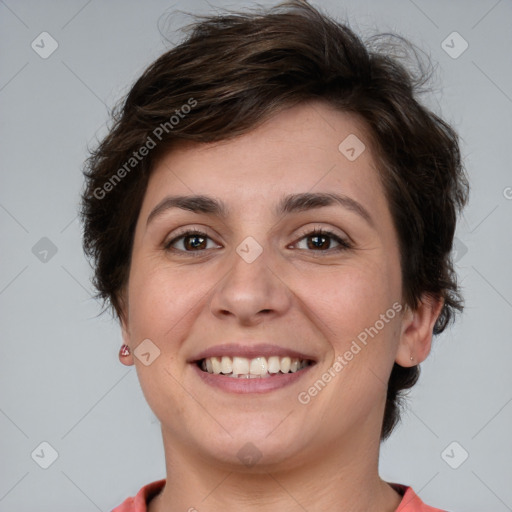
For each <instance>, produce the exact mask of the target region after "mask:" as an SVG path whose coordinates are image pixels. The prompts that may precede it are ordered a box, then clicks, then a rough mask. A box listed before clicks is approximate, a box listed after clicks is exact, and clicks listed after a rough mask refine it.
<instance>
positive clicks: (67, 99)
mask: <svg viewBox="0 0 512 512" xmlns="http://www.w3.org/2000/svg"><path fill="white" fill-rule="evenodd" d="M262 3H263V4H274V2H262ZM247 4H248V2H237V4H236V5H237V6H242V5H247ZM234 5H235V4H234V3H231V4H229V3H227V2H225V1H220V0H218V1H213V0H212V1H211V2H210V5H207V4H206V3H205V2H198V1H189V2H181V3H180V2H177V3H174V4H171V3H169V2H166V1H152V2H146V3H143V2H135V1H121V0H116V1H109V2H101V1H99V0H92V1H89V2H87V1H83V0H80V1H66V2H64V1H60V2H58V1H35V0H33V1H14V0H5V1H1V0H0V34H1V35H0V38H1V40H0V48H1V49H2V50H1V56H0V66H1V76H0V111H1V116H2V123H1V128H0V129H1V133H0V154H1V174H0V177H1V182H0V224H1V237H2V241H1V253H0V315H1V319H0V320H1V327H2V330H1V335H2V337H1V357H0V389H1V396H0V432H1V436H0V465H1V467H0V511H2V512H4V511H13V510H16V511H18V512H23V511H29V510H36V509H37V510H41V511H46V510H48V511H50V510H51V511H64V510H74V511H75V512H86V511H87V512H88V511H95V510H103V511H108V510H110V509H111V508H112V507H114V506H116V505H118V504H119V503H120V502H121V501H122V500H123V499H124V498H125V497H126V496H128V495H133V494H135V492H136V491H138V489H139V488H140V487H141V486H142V485H144V484H146V483H149V482H150V481H153V480H156V479H159V478H162V477H163V476H165V473H164V458H163V448H162V444H161V434H160V429H159V424H158V422H157V421H156V418H155V417H154V415H153V413H152V412H151V410H150V409H149V408H148V406H147V405H146V403H145V401H144V399H143V396H142V392H141V391H140V388H139V385H138V382H137V378H136V373H135V370H134V369H133V368H130V369H127V368H126V367H124V366H122V365H121V364H120V363H119V362H118V360H117V352H118V349H119V346H120V344H121V336H120V332H119V329H118V326H117V324H116V323H115V321H113V320H112V319H111V318H110V317H109V316H108V315H103V316H100V317H98V312H99V310H100V309H99V305H98V304H97V303H96V302H95V301H94V300H93V299H92V298H91V294H92V288H91V285H90V281H89V280H90V268H89V265H88V263H87V262H86V260H85V259H84V256H83V255H82V251H81V240H80V232H81V229H80V225H79V223H78V221H77V217H76V216H77V206H78V198H79V192H80V189H81V186H82V177H81V166H82V163H83V160H84V158H85V156H86V147H87V144H89V145H94V142H95V138H96V137H101V136H102V135H104V134H105V133H106V127H105V123H106V121H107V108H108V107H111V106H112V105H113V104H114V102H115V101H116V100H117V99H118V98H120V97H121V95H123V94H124V93H125V92H126V91H127V90H128V87H129V85H130V84H131V83H132V82H133V81H134V80H135V79H136V77H137V76H138V75H139V74H140V73H141V72H142V70H143V69H144V68H145V67H146V66H147V65H148V64H149V63H150V62H151V61H152V60H153V59H154V58H156V57H157V56H158V55H159V54H161V53H162V52H163V51H164V50H165V48H166V45H168V44H169V43H167V42H166V41H165V40H164V39H163V38H162V36H161V34H160V33H159V30H158V29H157V22H158V20H159V18H160V17H161V16H162V14H163V13H164V12H165V11H166V10H168V9H169V8H172V7H173V6H174V7H176V8H182V9H185V10H190V11H193V12H198V13H210V12H212V11H213V10H214V9H213V7H214V6H231V7H232V6H234ZM315 5H318V2H316V3H315ZM322 6H323V8H324V9H325V10H326V11H327V12H329V13H331V14H332V15H335V16H337V17H340V18H343V17H345V16H346V15H348V16H349V19H350V20H351V22H352V26H353V27H354V28H355V29H356V31H358V32H359V33H361V34H362V35H370V34H371V33H373V32H374V31H397V32H399V33H401V34H403V35H404V36H406V37H408V38H409V39H411V40H412V41H413V42H415V43H417V44H418V45H419V46H420V47H422V48H424V49H425V50H426V51H427V52H428V53H429V54H430V55H431V56H432V59H433V60H434V61H435V62H437V64H438V70H437V74H436V80H435V82H434V86H435V92H434V94H432V95H430V96H429V97H428V100H427V101H428V103H429V105H431V106H432V108H434V109H435V110H436V111H438V112H441V113H442V115H443V116H444V117H445V118H446V119H447V120H448V121H449V122H451V123H453V125H454V126H455V127H456V129H457V130H458V131H459V133H460V135H461V137H462V139H463V143H462V149H463V152H464V155H465V161H466V166H467V170H468V173H469V175H470V179H471V184H472V196H471V202H470V205H469V207H468V208H467V210H466V212H465V215H464V217H463V219H462V220H461V223H460V225H459V228H458V233H457V255H456V259H457V269H458V272H459V275H460V280H461V282H462V286H463V289H464V293H465V296H466V311H465V314H464V315H463V317H461V318H460V319H459V321H458V323H457V324H456V325H455V327H453V328H452V329H451V330H449V331H448V332H446V333H445V334H443V335H442V336H440V337H439V338H437V339H436V340H435V343H434V348H433V351H432V353H431V355H430V357H429V359H428V360H427V361H426V362H425V363H423V364H422V377H421V379H420V382H419V384H418V385H417V386H416V387H415V388H414V389H413V390H412V392H411V393H410V397H411V400H410V406H409V409H408V412H407V414H405V415H404V416H403V423H402V424H401V426H400V427H399V428H398V429H397V430H396V431H395V433H394V434H393V435H392V437H391V439H390V440H389V441H387V442H386V443H384V444H383V446H382V452H381V453H382V454H381V461H380V470H381V476H382V477H383V478H384V479H386V480H388V481H394V482H401V483H406V484H408V485H412V486H413V488H414V489H415V490H416V492H417V493H418V494H419V495H420V497H421V498H422V499H423V500H424V501H425V502H426V503H428V504H431V505H435V506H438V507H440V508H446V509H448V510H452V511H454V512H477V511H483V510H493V511H494V512H504V511H507V510H512V486H511V485H510V483H511V481H512V470H511V460H512V439H511V436H510V432H511V422H512V421H511V420H512V404H511V401H512V385H511V384H512V379H511V372H510V361H511V356H512V343H510V318H511V317H512V272H511V271H510V267H509V265H510V260H511V259H510V255H511V253H512V251H511V249H512V247H511V236H510V233H511V230H510V220H511V218H512V188H509V187H512V173H511V171H510V145H511V140H512V137H511V136H512V121H511V120H512V115H511V114H512V66H511V57H510V49H511V48H512V30H511V26H512V1H510V0H501V1H496V0H482V1H449V2H447V1H430V2H427V1H426V0H415V1H412V0H395V1H391V0H387V1H382V2H377V1H356V0H351V1H348V0H347V1H342V2H339V1H334V0H331V1H325V2H322ZM184 21H187V20H186V19H185V18H184V17H181V16H175V17H174V18H173V19H172V23H171V26H170V27H168V30H171V31H172V30H174V29H176V28H178V27H179V26H181V25H182V24H183V22H184ZM188 21H191V20H188ZM43 31H46V32H48V33H49V34H51V36H52V37H53V38H54V39H55V40H56V41H57V42H58V48H57V50H56V51H55V52H54V53H53V54H52V55H51V56H49V57H48V58H47V59H43V58H41V57H40V56H39V54H38V53H36V52H35V51H34V50H33V49H32V47H31V43H32V41H34V40H36V42H37V41H38V40H39V41H40V39H37V38H38V36H39V34H40V33H41V32H43ZM453 31H457V32H459V33H460V34H461V36H462V37H463V38H464V39H465V40H466V41H467V43H468V44H469V47H468V49H467V50H466V51H465V52H464V53H463V54H462V55H460V56H459V57H458V58H456V59H454V58H452V57H451V56H450V55H448V54H447V53H446V51H445V49H443V47H442V42H443V41H444V40H445V39H446V38H447V36H448V35H449V34H451V33H452V32H453ZM169 38H170V40H171V41H175V40H176V37H175V34H172V33H170V34H169ZM448 41H449V43H447V44H449V45H451V46H454V48H453V49H452V50H451V51H452V52H453V51H456V50H458V49H459V50H460V49H461V48H462V47H461V44H462V42H461V41H460V40H454V42H453V43H452V42H451V40H450V39H448ZM445 44H446V43H445ZM45 47H46V49H48V48H49V44H48V42H47V43H46V45H45ZM43 237H46V238H48V239H49V240H50V241H51V243H52V244H53V245H54V246H55V247H54V248H53V246H52V245H51V244H49V242H48V240H43V241H40V240H41V239H42V238H43ZM37 244H39V245H37ZM34 246H35V249H33V248H34ZM55 248H56V250H57V252H56V253H55V254H53V253H52V249H53V251H55ZM45 250H48V251H49V252H48V253H45V252H44V251H45ZM43 441H45V442H47V443H49V444H50V445H51V446H52V447H53V449H54V450H56V452H57V453H58V458H57V459H56V460H55V462H54V463H53V464H52V465H51V466H50V467H48V468H47V469H43V468H42V467H40V464H43V465H44V464H45V462H46V463H49V462H51V451H50V449H49V448H47V447H46V448H45V446H43V447H40V443H41V442H43ZM454 441H455V442H456V443H458V444H457V445H452V446H451V447H449V448H448V449H447V447H448V446H449V445H450V444H451V443H452V442H454ZM452 448H453V451H452ZM34 450H35V452H34ZM41 450H42V451H41ZM462 450H465V451H466V452H467V453H468V454H469V456H468V458H467V460H465V461H464V462H463V463H462V464H461V461H462V459H463V457H462V455H463V453H464V452H463V451H462ZM33 452H34V456H33V457H31V454H32V453H33ZM37 454H39V456H38V455H37ZM36 461H37V462H36ZM447 461H449V462H450V464H451V465H452V466H457V465H458V467H457V468H456V469H454V468H453V467H451V466H450V465H449V464H448V463H447ZM459 464H460V465H459Z"/></svg>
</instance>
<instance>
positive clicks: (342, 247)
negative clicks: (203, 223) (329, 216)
mask: <svg viewBox="0 0 512 512" xmlns="http://www.w3.org/2000/svg"><path fill="white" fill-rule="evenodd" d="M190 236H200V237H202V238H207V239H210V240H211V238H210V237H209V236H208V235H207V234H206V233H204V232H203V231H199V230H197V229H189V230H187V231H184V232H182V233H179V234H178V235H177V236H175V237H174V238H173V239H172V240H169V241H168V242H166V243H165V244H164V249H165V250H166V251H172V252H175V253H181V254H187V256H188V255H190V256H202V254H201V253H204V252H205V251H207V250H209V249H200V250H197V251H185V250H182V249H176V248H174V247H172V245H173V244H175V243H176V242H177V241H179V240H181V239H184V238H187V237H190ZM311 236H326V237H329V238H332V239H333V240H334V241H335V242H337V243H338V244H339V245H338V247H335V248H333V249H319V250H317V251H315V250H310V251H308V252H313V253H315V252H319V253H324V254H325V253H338V252H342V251H346V250H347V249H351V248H352V245H351V243H349V242H348V241H347V240H344V239H343V238H341V237H339V236H338V235H337V234H335V233H334V232H332V231H330V230H328V229H325V228H314V229H313V230H311V231H308V232H306V233H304V234H303V235H301V236H300V238H298V240H297V242H299V241H301V240H303V239H304V238H308V237H311ZM297 242H294V243H297ZM301 250H307V249H301Z"/></svg>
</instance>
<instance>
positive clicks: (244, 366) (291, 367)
mask: <svg viewBox="0 0 512 512" xmlns="http://www.w3.org/2000/svg"><path fill="white" fill-rule="evenodd" d="M313 364H314V361H313V360H311V359H301V358H298V357H290V356H285V357H280V356H270V357H265V356H258V357H253V358H250V359H249V358H248V357H242V356H234V357H230V356H222V357H221V356H217V357H215V356H214V357H207V358H204V359H200V360H199V361H196V365H197V366H198V368H199V369H200V370H201V371H203V372H205V373H209V374H211V375H224V376H227V377H231V378H234V379H268V378H272V377H277V376H279V375H284V374H287V373H297V372H300V371H302V370H303V369H304V368H307V367H308V366H312V365H313Z"/></svg>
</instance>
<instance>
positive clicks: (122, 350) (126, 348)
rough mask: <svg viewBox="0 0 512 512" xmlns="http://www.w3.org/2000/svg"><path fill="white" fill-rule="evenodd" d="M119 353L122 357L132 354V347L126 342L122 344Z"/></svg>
mask: <svg viewBox="0 0 512 512" xmlns="http://www.w3.org/2000/svg"><path fill="white" fill-rule="evenodd" d="M119 355H120V356H121V357H126V356H129V355H130V347H129V346H128V345H126V344H124V345H122V346H121V348H120V349H119Z"/></svg>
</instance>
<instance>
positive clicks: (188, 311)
mask: <svg viewBox="0 0 512 512" xmlns="http://www.w3.org/2000/svg"><path fill="white" fill-rule="evenodd" d="M347 137H348V139H347ZM356 137H357V138H356ZM340 144H341V145H340ZM362 144H364V145H365V146H366V148H365V147H364V146H362ZM305 194H308V196H305ZM317 194H323V196H316V195H317ZM325 194H331V195H337V196H339V198H341V199H340V200H336V199H332V200H330V201H328V200H326V199H325V198H326V196H325ZM176 196H182V198H181V199H179V200H176ZM194 196H202V198H203V199H207V201H198V200H195V201H193V200H192V199H191V198H192V197H194ZM172 198H174V199H175V200H174V201H173V200H172ZM187 198H188V200H187V201H186V199H187ZM218 206H222V207H223V210H222V211H220V210H219V208H218ZM194 230H195V231H198V232H200V234H190V233H189V234H188V236H187V234H186V232H188V231H194ZM319 230H322V231H323V233H319ZM401 284H402V283H401V272H400V255H399V248H398V239H397V234H396V232H395V229H394V227H393V222H392V218H391V215H390V212H389V209H388V204H387V201H386V198H385V195H384V190H383V187H382V185H381V183H380V181H379V178H378V174H377V170H376V168H375V161H374V159H373V157H372V154H371V152H370V148H369V141H368V140H367V137H366V135H365V132H364V131H363V125H362V123H361V122H360V121H358V119H357V118H356V117H354V116H350V115H348V114H345V113H340V112H338V111H335V110H333V109H332V108H331V107H329V106H327V105H326V104H324V103H320V102H311V103H309V104H302V105H300V106H297V107H293V108H291V109H288V110H287V111H284V112H282V113H280V114H278V115H276V116H275V117H273V118H272V119H271V120H269V121H267V122H266V123H265V124H264V125H262V126H261V127H259V128H257V129H255V130H253V131H252V132H250V133H248V134H245V135H243V136H241V137H239V138H237V139H235V140H232V141H227V142H226V141H223V142H221V143H211V144H210V143H209V144H195V143H194V144H192V143H190V144H187V145H183V146H181V147H180V148H177V149H175V150H173V151H172V152H170V153H168V154H167V155H166V156H165V157H164V158H163V159H161V160H160V161H159V163H158V164H157V166H156V167H155V169H154V172H153V173H152V175H151V178H150V180H149V184H148V188H147V192H146V194H145V197H144V201H143V205H142V208H141V211H140V216H139V218H138V222H137V226H136V230H135V239H134V244H133V255H132V262H131V269H130V275H129V282H128V287H127V291H126V293H127V295H126V299H127V308H126V311H125V313H126V318H127V320H126V323H125V324H124V325H123V335H124V337H125V342H127V343H128V344H129V345H130V347H131V350H132V353H133V352H134V350H135V356H136V357H134V358H133V361H134V362H135V364H136V368H137V372H138V376H139V379H140V383H141V386H142V389H143V392H144V394H145V397H146V399H147V401H148V403H149V405H150V407H151V408H152V409H153V411H154V413H155V414H156V416H157V417H158V418H159V420H160V421H161V423H162V431H163V436H164V443H170V444H172V446H174V447H175V448H174V449H176V450H178V449H180V448H177V447H185V448H184V449H186V450H187V451H188V452H189V453H194V454H196V455H198V456H199V457H200V458H202V459H203V460H210V461H217V463H219V462H221V461H224V462H227V463H237V464H241V463H246V464H247V463H248V461H250V460H251V461H253V462H258V463H259V464H261V465H262V466H263V465H264V464H266V463H269V464H270V463H272V464H275V463H281V464H283V465H286V464H289V465H293V464H300V463H302V462H303V461H311V460H312V458H317V457H322V456H325V455H327V454H329V453H331V452H332V450H333V448H334V447H335V446H336V447H341V446H343V447H344V449H346V450H352V451H355V450H361V449H362V448H363V449H366V450H367V449H368V442H370V443H373V444H371V446H374V445H375V444H377V445H378V442H379V434H380V428H381V424H382V417H383V413H384V404H385V396H386V387H387V382H388V378H389V375H390V372H391V369H392V366H393V363H394V361H395V360H396V361H397V362H404V363H405V364H404V365H407V364H406V362H405V359H407V360H408V355H409V353H407V358H406V357H405V352H404V354H402V352H401V350H402V349H401V334H402V331H403V312H401V311H400V309H401V300H402V295H401ZM141 342H143V343H142V345H140V344H141ZM139 345H140V346H139ZM137 347H139V348H138V349H137ZM206 355H210V356H217V357H218V359H215V360H212V359H210V360H209V362H208V363H206V364H207V370H206V371H204V370H202V369H201V368H200V367H199V365H201V363H197V361H198V360H200V359H204V358H205V356H206ZM258 356H262V357H265V359H259V358H258ZM288 356H289V357H291V364H292V365H293V364H294V363H293V357H294V356H295V357H299V358H300V361H299V363H298V364H299V367H300V366H301V365H302V360H304V359H305V360H307V362H306V364H307V366H305V367H304V368H302V369H300V370H299V371H297V372H294V373H286V374H283V373H282V372H283V371H286V370H287V368H288V366H289V365H288V361H287V359H286V357H288ZM223 357H224V358H225V359H222V358H223ZM233 358H236V362H235V360H234V359H233ZM210 364H211V365H212V366H211V367H210ZM223 365H224V366H223ZM230 365H231V366H230ZM232 366H235V373H236V372H238V373H237V375H238V374H240V375H241V376H240V377H237V378H233V377H229V376H227V375H224V373H220V374H219V373H213V374H212V373H209V371H208V369H210V371H221V372H226V373H229V371H231V369H232ZM219 368H220V370H219ZM292 369H294V368H293V367H292ZM269 370H271V372H278V373H269ZM247 372H249V373H252V374H253V375H257V374H258V373H261V372H263V377H261V376H257V377H256V378H246V377H247ZM333 443H336V444H333ZM365 443H366V444H365ZM250 464H251V463H250V462H249V465H250Z"/></svg>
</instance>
